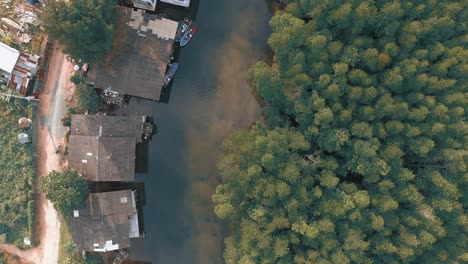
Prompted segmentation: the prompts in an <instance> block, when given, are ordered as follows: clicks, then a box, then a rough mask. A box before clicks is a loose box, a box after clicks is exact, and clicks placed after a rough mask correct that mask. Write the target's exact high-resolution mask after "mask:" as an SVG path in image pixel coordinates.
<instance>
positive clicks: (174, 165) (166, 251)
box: [131, 0, 269, 264]
mask: <svg viewBox="0 0 468 264" xmlns="http://www.w3.org/2000/svg"><path fill="white" fill-rule="evenodd" d="M268 20H269V11H268V7H267V5H266V3H265V2H264V0H237V1H227V0H225V1H219V0H218V1H217V0H201V1H200V4H199V12H198V16H197V21H196V23H198V24H199V25H200V28H199V31H198V32H197V35H196V36H194V38H193V40H192V42H191V43H190V44H189V45H188V46H187V47H185V48H183V49H182V50H181V53H180V57H179V64H180V69H179V72H178V73H177V75H176V77H175V80H174V83H173V87H172V91H171V98H170V101H169V104H167V105H166V104H157V105H154V104H153V105H152V110H153V112H154V115H155V118H156V121H157V122H158V126H159V130H158V135H156V136H155V137H154V138H153V142H152V143H151V148H150V157H149V164H150V167H149V173H148V175H139V176H138V177H137V179H139V180H143V181H144V182H145V184H146V198H147V205H146V207H145V208H144V210H145V228H146V232H147V233H148V235H149V237H147V238H145V239H141V240H137V241H136V242H135V243H133V245H132V249H131V254H132V258H135V259H142V260H151V261H153V263H203V264H209V263H222V249H223V241H222V239H223V237H224V236H225V235H226V230H225V228H223V225H222V223H221V222H220V221H219V220H218V219H217V218H216V217H215V215H214V213H213V204H212V202H211V195H212V194H213V192H214V189H215V187H216V185H217V184H218V175H217V172H216V161H217V158H218V155H219V151H220V149H219V147H220V143H221V141H222V139H223V138H224V137H225V136H226V135H227V134H229V133H231V132H232V131H234V130H235V129H237V128H240V127H248V126H250V125H251V124H252V123H253V122H254V121H255V120H257V119H259V118H260V107H259V106H258V103H257V102H256V101H255V99H254V97H253V96H252V95H251V91H250V88H249V87H248V82H247V72H248V69H249V68H250V67H251V66H252V64H253V63H255V61H257V60H259V59H261V56H262V54H264V52H263V47H264V44H265V42H266V38H267V36H268V34H269V29H268ZM134 102H135V101H134ZM144 104H145V102H139V105H140V106H143V105H144Z"/></svg>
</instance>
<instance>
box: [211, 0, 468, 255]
mask: <svg viewBox="0 0 468 264" xmlns="http://www.w3.org/2000/svg"><path fill="white" fill-rule="evenodd" d="M467 15H468V13H467V9H466V8H464V7H463V4H462V3H459V2H453V1H444V0H436V1H417V2H415V1H409V0H401V1H368V0H358V1H350V0H346V1H337V0H331V1H315V0H305V1H304V0H291V1H289V4H287V5H286V7H285V10H283V11H279V12H277V13H276V14H275V15H274V16H273V18H272V19H271V21H270V26H271V28H272V31H273V32H272V35H271V37H270V38H269V40H268V43H269V45H270V46H271V47H272V49H273V51H274V53H275V56H274V59H273V63H272V65H267V64H265V63H263V62H260V63H258V64H256V65H255V66H254V67H253V68H252V70H251V76H252V79H253V88H254V90H255V91H256V92H257V93H258V94H259V95H260V96H261V97H262V98H263V99H264V100H265V104H266V105H267V108H266V111H265V114H266V117H267V120H266V123H265V124H260V123H259V124H257V125H256V126H254V127H253V128H252V129H251V130H250V131H240V132H237V133H235V134H234V135H232V136H231V137H229V138H228V139H226V141H225V143H224V145H223V150H224V156H223V157H222V158H221V160H220V161H219V170H220V173H221V176H222V179H223V181H222V184H221V185H219V186H218V188H217V190H216V194H215V195H214V196H213V201H214V202H215V205H216V206H215V212H216V214H217V215H218V216H219V217H221V218H225V219H229V220H230V221H231V222H232V225H233V234H232V235H231V236H230V237H228V238H227V239H226V241H225V243H226V251H225V259H226V262H227V263H410V262H414V263H441V262H443V263H464V262H466V261H468V255H467V254H466V252H467V251H468V246H467V245H468V238H467V235H466V234H467V233H468V232H467V231H468V229H467V226H468V225H467V223H468V222H467V220H468V216H467V206H468V200H467V199H466V198H465V197H464V196H463V190H466V189H468V186H467V183H468V178H467V177H466V161H467V159H468V155H467V154H468V152H467V141H466V136H467V134H468V130H467V129H466V124H465V117H464V116H465V115H466V114H465V111H466V106H467V105H468V100H467V99H466V98H468V96H467V95H468V87H467V86H466V76H467V73H468V72H467V70H466V69H467V65H468V52H467V51H466V49H465V46H466V21H465V19H464V18H465V17H466V16H467ZM292 142H294V143H292Z"/></svg>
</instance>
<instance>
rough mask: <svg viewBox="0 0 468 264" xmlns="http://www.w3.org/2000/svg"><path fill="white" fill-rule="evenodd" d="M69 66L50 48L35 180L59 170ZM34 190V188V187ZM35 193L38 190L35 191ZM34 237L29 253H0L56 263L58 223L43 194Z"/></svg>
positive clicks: (1, 246)
mask: <svg viewBox="0 0 468 264" xmlns="http://www.w3.org/2000/svg"><path fill="white" fill-rule="evenodd" d="M72 73H73V65H72V64H71V63H69V62H67V61H66V60H65V56H64V55H63V54H62V53H61V52H60V50H58V49H54V51H53V54H52V58H51V61H50V66H49V71H48V74H47V81H46V84H45V87H44V91H43V93H42V94H41V96H40V102H39V114H38V117H37V118H36V120H35V121H36V122H38V124H37V127H38V139H37V141H38V143H37V154H38V168H37V170H38V171H37V172H38V175H39V177H43V176H44V175H47V173H48V172H50V171H52V170H57V169H59V168H60V160H59V156H58V155H57V154H55V147H56V144H59V142H60V141H61V138H62V137H63V135H64V134H63V133H64V129H63V127H62V126H61V118H62V116H63V114H64V113H65V110H66V109H65V103H64V100H65V89H66V87H65V86H69V85H70V82H69V79H70V76H71V74H72ZM35 189H36V191H37V186H35ZM37 193H39V191H37ZM37 235H38V240H39V245H38V246H37V247H35V248H32V249H29V250H25V251H22V250H19V249H18V248H16V247H15V246H13V245H6V244H0V250H3V251H6V252H7V253H9V254H12V255H15V256H18V257H20V258H21V259H22V261H23V262H24V263H34V264H36V263H37V264H54V263H57V262H58V251H59V250H58V247H59V240H60V222H59V219H58V217H57V212H56V211H55V209H54V207H53V206H52V204H51V203H50V202H49V201H48V200H46V199H45V195H43V194H40V195H38V199H37Z"/></svg>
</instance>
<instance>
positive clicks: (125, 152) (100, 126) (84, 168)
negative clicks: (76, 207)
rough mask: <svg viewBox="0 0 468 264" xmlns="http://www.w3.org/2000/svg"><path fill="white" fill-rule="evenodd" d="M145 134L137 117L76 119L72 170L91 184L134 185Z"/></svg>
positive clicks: (71, 140) (70, 155)
mask: <svg viewBox="0 0 468 264" xmlns="http://www.w3.org/2000/svg"><path fill="white" fill-rule="evenodd" d="M141 130H142V122H141V120H140V121H138V119H137V118H135V117H133V118H131V117H126V116H104V115H101V116H96V115H72V118H71V128H70V137H69V152H68V161H69V163H70V166H71V167H72V168H75V169H78V170H80V171H81V172H82V173H83V175H84V176H85V177H86V178H87V179H88V180H90V181H134V180H135V156H136V153H135V150H136V143H137V142H140V141H141Z"/></svg>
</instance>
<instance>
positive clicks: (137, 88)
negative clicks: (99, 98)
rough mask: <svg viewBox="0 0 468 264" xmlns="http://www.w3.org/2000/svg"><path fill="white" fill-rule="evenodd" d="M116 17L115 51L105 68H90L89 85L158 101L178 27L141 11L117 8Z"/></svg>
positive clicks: (176, 24) (101, 66)
mask: <svg viewBox="0 0 468 264" xmlns="http://www.w3.org/2000/svg"><path fill="white" fill-rule="evenodd" d="M117 13H118V14H120V16H121V19H119V20H118V21H119V22H118V24H117V25H116V34H115V35H116V36H117V37H116V38H118V39H116V49H115V51H114V52H113V54H111V55H110V56H109V59H108V61H107V62H106V63H105V64H104V65H100V66H97V67H91V70H90V72H89V73H88V82H89V83H90V84H93V85H94V86H95V87H96V88H100V89H110V90H112V91H116V92H118V93H121V94H127V95H131V96H136V97H141V98H145V99H150V100H155V101H158V100H159V98H160V95H161V89H162V83H163V79H164V75H165V72H166V67H167V64H168V61H169V60H170V57H171V53H172V46H173V43H174V38H175V34H176V31H177V26H178V23H177V22H175V21H172V20H168V19H165V18H162V17H160V16H157V15H151V14H147V13H144V11H143V10H137V11H134V10H133V9H129V8H124V7H119V8H118V12H117ZM118 31H120V32H118Z"/></svg>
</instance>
